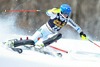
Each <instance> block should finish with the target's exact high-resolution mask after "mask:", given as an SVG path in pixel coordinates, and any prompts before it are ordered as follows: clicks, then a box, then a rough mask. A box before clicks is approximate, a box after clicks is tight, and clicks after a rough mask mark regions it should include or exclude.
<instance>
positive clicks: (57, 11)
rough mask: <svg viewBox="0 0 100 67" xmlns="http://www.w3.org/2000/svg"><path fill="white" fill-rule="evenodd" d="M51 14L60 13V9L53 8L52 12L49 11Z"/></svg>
mask: <svg viewBox="0 0 100 67" xmlns="http://www.w3.org/2000/svg"><path fill="white" fill-rule="evenodd" d="M48 11H49V12H53V13H60V12H61V11H60V9H59V8H52V9H50V10H48Z"/></svg>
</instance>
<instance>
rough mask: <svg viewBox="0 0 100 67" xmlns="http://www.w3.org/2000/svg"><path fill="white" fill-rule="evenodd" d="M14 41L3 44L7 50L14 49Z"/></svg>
mask: <svg viewBox="0 0 100 67" xmlns="http://www.w3.org/2000/svg"><path fill="white" fill-rule="evenodd" d="M14 41H15V39H14V40H8V41H7V42H5V43H4V44H5V45H6V46H7V47H9V48H14Z"/></svg>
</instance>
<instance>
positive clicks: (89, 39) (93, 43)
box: [88, 39, 100, 48]
mask: <svg viewBox="0 0 100 67" xmlns="http://www.w3.org/2000/svg"><path fill="white" fill-rule="evenodd" d="M88 41H90V42H91V43H93V44H94V45H96V46H97V47H99V48H100V45H98V44H96V43H95V42H93V41H92V40H90V39H88Z"/></svg>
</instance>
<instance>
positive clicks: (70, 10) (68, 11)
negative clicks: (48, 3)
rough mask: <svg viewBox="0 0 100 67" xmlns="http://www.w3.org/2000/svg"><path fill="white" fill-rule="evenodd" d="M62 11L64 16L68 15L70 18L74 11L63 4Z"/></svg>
mask: <svg viewBox="0 0 100 67" xmlns="http://www.w3.org/2000/svg"><path fill="white" fill-rule="evenodd" d="M60 10H61V13H62V14H67V15H68V16H70V14H71V12H72V9H71V7H70V6H69V5H68V4H62V5H61V6H60Z"/></svg>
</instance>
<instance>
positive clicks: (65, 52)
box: [50, 46, 68, 53]
mask: <svg viewBox="0 0 100 67" xmlns="http://www.w3.org/2000/svg"><path fill="white" fill-rule="evenodd" d="M50 47H51V48H53V49H56V50H59V51H61V52H64V53H68V51H66V50H63V49H60V48H57V47H54V46H50Z"/></svg>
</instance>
